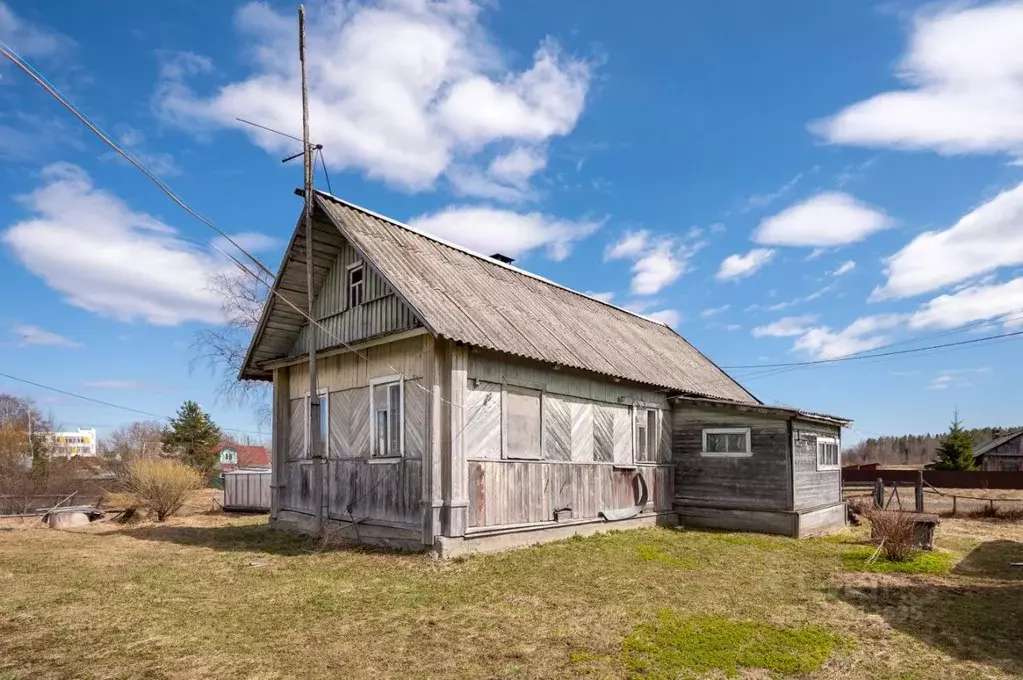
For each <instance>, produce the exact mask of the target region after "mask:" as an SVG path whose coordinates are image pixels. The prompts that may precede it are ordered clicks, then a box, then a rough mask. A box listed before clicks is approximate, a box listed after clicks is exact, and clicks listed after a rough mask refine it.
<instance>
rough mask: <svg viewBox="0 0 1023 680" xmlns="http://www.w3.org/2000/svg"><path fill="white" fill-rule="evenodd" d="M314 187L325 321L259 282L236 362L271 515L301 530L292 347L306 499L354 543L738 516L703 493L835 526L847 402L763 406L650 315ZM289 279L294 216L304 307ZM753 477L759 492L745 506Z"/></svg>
mask: <svg viewBox="0 0 1023 680" xmlns="http://www.w3.org/2000/svg"><path fill="white" fill-rule="evenodd" d="M314 204H315V213H314V216H313V218H314V224H315V235H314V260H313V264H314V277H313V286H314V289H315V290H316V291H317V294H316V302H315V306H314V317H315V318H316V319H317V321H318V323H319V324H321V327H317V326H314V327H313V329H312V331H311V330H310V327H309V325H308V324H307V323H305V319H304V318H303V317H302V316H301V315H300V314H298V313H296V312H295V311H294V309H292V308H291V307H290V306H289V305H287V304H286V303H283V302H282V301H281V300H280V299H278V296H277V295H276V294H275V295H274V296H271V298H270V300H269V302H268V303H267V305H266V308H265V309H264V310H263V316H262V319H261V321H260V324H259V327H258V329H257V331H256V333H255V335H254V337H253V339H252V343H251V345H250V347H249V350H248V354H247V357H246V360H245V364H244V367H243V369H242V372H241V377H242V378H246V379H257V380H272V381H273V384H274V431H273V437H274V445H273V447H272V449H273V461H272V462H273V468H272V469H273V479H272V482H271V487H272V491H273V493H272V506H271V521H272V522H273V523H274V524H275V525H278V526H286V527H292V528H297V529H299V530H309V529H310V528H311V527H312V522H313V517H314V516H315V514H316V508H315V506H314V505H313V503H314V500H313V494H312V490H313V488H314V483H313V481H314V479H313V475H314V474H316V470H315V467H314V466H315V464H316V463H315V461H314V456H313V455H312V452H311V451H309V447H308V446H307V444H306V440H307V433H306V422H307V416H306V409H307V400H308V394H307V389H308V373H307V357H308V352H309V351H310V347H315V348H316V349H315V351H316V352H317V361H318V371H317V374H318V375H317V378H318V386H319V390H320V399H321V403H322V407H321V412H322V413H323V416H324V417H323V419H322V420H323V422H322V426H323V432H322V435H323V436H322V437H321V439H322V440H323V441H324V451H322V452H321V453H322V454H323V459H322V460H323V461H324V462H323V463H322V465H323V469H322V473H323V477H324V479H325V484H324V489H325V491H324V499H323V516H324V517H325V518H326V521H327V522H328V524H329V525H330V526H331V527H333V528H335V529H336V530H337V532H340V533H341V534H342V535H345V536H347V537H348V538H350V539H352V540H359V541H365V542H373V543H382V544H388V545H396V546H402V547H407V548H416V549H429V550H435V551H437V552H439V553H441V554H445V555H451V554H457V553H460V552H466V551H478V550H494V549H501V548H505V547H512V546H516V545H525V544H528V543H533V542H537V541H541V540H549V539H554V538H561V537H565V536H570V535H572V534H578V533H590V532H594V531H601V530H606V529H609V528H615V529H620V528H627V527H631V526H649V525H654V524H674V523H676V522H678V520H679V516H680V511H682V515H683V517H684V519H685V520H686V521H692V522H693V523H696V524H701V525H706V526H734V525H735V521H734V516H725V515H721V514H720V513H719V514H718V515H717V516H715V515H714V513H713V512H712V511H721V510H735V511H740V510H741V511H748V512H761V513H768V514H764V515H757V516H755V518H754V519H756V521H752V520H751V521H750V522H747V523H746V524H745V525H743V526H744V528H756V529H760V530H765V531H781V532H783V533H790V534H794V535H802V534H805V533H810V531H809V529H807V527H809V525H810V523H816V524H817V527H816V528H815V529H814V532H816V531H822V530H826V529H828V528H833V527H835V526H843V525H844V522H845V512H844V505H843V504H842V501H841V490H840V488H839V487H838V484H837V483H832V482H833V481H834V480H837V479H838V476H839V474H840V473H839V472H838V469H839V467H840V460H839V458H840V447H841V435H840V426H841V425H843V424H846V423H847V421H845V420H843V419H840V418H835V417H831V416H823V415H820V414H811V413H805V412H802V411H796V410H794V409H781V408H776V407H768V406H765V405H764V404H762V403H761V402H760V401H759V400H758V399H757V398H756V397H754V396H753V395H752V394H751V393H750V392H749V391H747V390H746V389H745V388H744V387H743V386H742V385H740V384H739V383H738V382H736V381H735V380H734V379H733V378H731V377H730V376H729V375H727V374H726V373H725V372H724V371H722V370H721V369H720V368H718V367H717V366H716V365H715V364H714V363H713V362H711V361H710V360H709V359H708V358H707V357H706V356H704V355H703V354H702V353H701V352H699V351H698V350H697V349H696V348H694V347H693V346H692V345H690V344H689V343H688V342H687V341H686V340H685V339H684V338H682V337H681V336H679V335H678V334H677V333H675V332H674V331H673V330H672V329H671V328H669V327H668V326H666V325H664V324H662V323H659V322H656V321H653V320H650V319H647V318H644V317H642V316H639V315H637V314H634V313H632V312H629V311H626V310H624V309H620V308H618V307H616V306H614V305H610V304H608V303H605V302H602V301H600V300H596V299H594V298H592V297H589V296H586V295H583V294H581V293H578V292H575V291H572V290H570V289H568V288H565V287H563V286H560V285H558V284H556V283H554V282H552V281H549V280H547V279H544V278H542V277H539V276H536V275H535V274H532V273H529V272H526V271H524V270H521V269H519V268H517V267H514V266H512V265H511V264H509V263H508V262H507V261H504V260H505V258H497V257H487V256H484V255H480V254H477V253H474V252H471V251H469V250H466V249H464V248H461V247H459V246H456V245H453V244H451V243H447V242H445V241H442V240H440V239H437V238H434V237H432V236H429V235H426V234H423V233H420V232H418V231H416V230H415V229H412V228H410V227H408V226H406V225H403V224H400V223H398V222H395V221H394V220H391V219H389V218H386V217H383V216H381V215H378V214H376V213H373V212H370V211H368V210H366V209H364V208H360V207H358V206H356V205H353V204H351V203H348V202H346V201H343V200H341V199H338V198H336V197H334V196H330V195H328V194H324V193H321V192H317V194H316V196H315V201H314ZM301 223H302V222H301V220H300V221H299V224H301ZM481 228H482V227H481ZM305 280H306V279H305V245H304V234H303V230H302V229H296V232H295V234H294V235H293V237H292V239H291V242H290V244H289V246H288V250H287V253H286V254H285V257H284V260H283V263H282V265H281V269H280V272H279V274H278V276H277V278H276V281H275V283H274V290H275V292H276V293H279V294H280V295H281V296H285V297H286V298H287V299H289V300H291V301H293V302H294V303H295V305H296V306H298V307H299V308H302V309H304V308H305V304H306V303H305V297H306V284H305ZM726 429H727V430H736V432H723V431H722V432H716V431H714V430H726ZM738 430H743V431H744V432H745V435H744V436H740V435H741V434H742V433H740V432H738ZM697 438H698V440H699V446H698V447H697V446H696V442H697ZM743 447H745V451H744V452H743V456H744V459H742V460H741V459H740V458H742V457H740V456H731V457H728V456H727V454H731V453H738V449H740V448H743ZM821 447H823V450H824V451H825V454H824V456H825V458H824V459H823V460H825V464H824V465H821V464H820V462H819V461H820V460H822V459H821V458H820V456H819V455H818V453H817V452H818V450H820V449H821ZM696 448H699V451H696ZM811 449H812V451H813V453H811ZM695 453H698V454H706V455H701V456H700V457H699V459H698V460H697V459H696V458H693V456H694V454H695ZM721 454H726V455H721ZM765 472H770V474H771V475H772V476H771V477H770V479H768V478H767V477H765V476H764V475H765ZM765 485H770V486H771V488H772V493H773V494H776V495H777V498H774V497H772V498H770V499H768V498H767V497H766V496H767V495H768V494H766V492H764V493H763V494H762V495H763V496H764V499H763V503H761V504H757V505H750V503H749V499H750V497H751V495H752V496H756V495H757V494H758V493H760V492H761V491H762V490H763V489H764V488H765ZM690 496H692V497H690ZM697 496H699V498H696V497H697ZM694 498H696V500H694ZM779 499H780V500H779ZM711 501H713V502H711ZM697 506H698V507H699V508H700V512H703V513H704V514H703V516H700V517H698V516H697V511H696V510H694V509H693V508H694V507H697ZM811 511H812V512H811ZM771 513H773V514H771ZM777 513H782V514H783V515H784V518H785V522H787V524H786V523H785V522H782V521H781V520H779V518H778V517H776V516H775V515H776V514H777ZM793 513H795V515H799V516H800V517H802V516H806V519H805V520H800V519H793V516H794V514H793ZM813 513H818V514H813ZM751 517H753V516H751ZM757 518H758V519H757ZM800 521H803V525H800V524H799V522H800ZM804 529H806V530H804Z"/></svg>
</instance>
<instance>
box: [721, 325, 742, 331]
mask: <svg viewBox="0 0 1023 680" xmlns="http://www.w3.org/2000/svg"><path fill="white" fill-rule="evenodd" d="M725 330H726V331H730V332H731V331H738V330H742V326H740V325H739V324H737V323H730V324H728V325H727V326H725Z"/></svg>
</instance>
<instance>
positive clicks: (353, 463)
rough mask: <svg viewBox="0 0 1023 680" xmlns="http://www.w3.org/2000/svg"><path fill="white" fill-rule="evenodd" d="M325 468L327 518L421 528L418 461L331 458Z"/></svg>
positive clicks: (420, 476) (421, 465) (420, 464)
mask: <svg viewBox="0 0 1023 680" xmlns="http://www.w3.org/2000/svg"><path fill="white" fill-rule="evenodd" d="M328 469H329V474H328V475H327V488H328V494H327V498H328V499H329V500H328V516H329V517H330V518H331V519H336V520H340V521H344V522H351V521H353V520H354V521H359V522H365V521H367V520H368V521H370V522H373V523H378V524H385V525H391V526H397V527H401V528H409V529H415V530H417V531H418V530H420V529H421V528H422V521H423V508H422V474H423V461H422V460H419V459H413V458H406V459H403V460H400V461H398V462H388V463H383V464H377V463H370V462H369V461H368V460H365V459H362V460H351V459H349V460H336V459H331V460H330V461H329V463H328Z"/></svg>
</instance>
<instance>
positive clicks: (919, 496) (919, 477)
mask: <svg viewBox="0 0 1023 680" xmlns="http://www.w3.org/2000/svg"><path fill="white" fill-rule="evenodd" d="M916 511H917V512H923V511H924V471H923V470H917V473H916Z"/></svg>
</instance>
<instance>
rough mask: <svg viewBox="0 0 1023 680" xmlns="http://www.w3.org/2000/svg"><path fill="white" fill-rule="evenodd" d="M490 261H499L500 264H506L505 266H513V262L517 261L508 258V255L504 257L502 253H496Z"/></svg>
mask: <svg viewBox="0 0 1023 680" xmlns="http://www.w3.org/2000/svg"><path fill="white" fill-rule="evenodd" d="M490 259H491V260H497V261H498V262H504V263H505V264H511V263H512V262H514V261H515V258H514V257H508V256H507V255H502V254H501V253H494V254H493V255H491V256H490Z"/></svg>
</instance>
